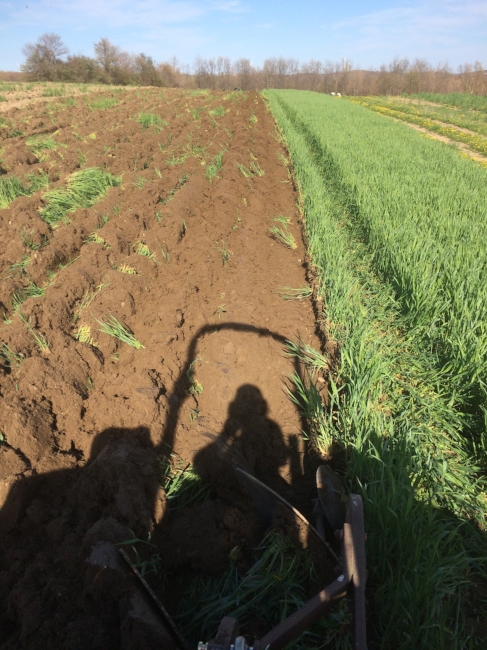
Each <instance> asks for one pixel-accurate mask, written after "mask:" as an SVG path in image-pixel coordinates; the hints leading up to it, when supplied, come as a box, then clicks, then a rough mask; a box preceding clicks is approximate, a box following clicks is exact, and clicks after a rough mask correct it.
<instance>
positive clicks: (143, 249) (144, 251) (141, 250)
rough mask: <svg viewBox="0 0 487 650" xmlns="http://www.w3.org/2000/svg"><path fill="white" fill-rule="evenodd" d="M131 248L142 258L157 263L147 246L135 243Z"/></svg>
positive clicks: (138, 242)
mask: <svg viewBox="0 0 487 650" xmlns="http://www.w3.org/2000/svg"><path fill="white" fill-rule="evenodd" d="M132 248H134V249H135V252H136V253H137V255H142V256H143V257H148V258H149V259H150V260H152V261H153V262H157V258H156V256H155V255H154V253H153V252H152V251H151V249H150V248H149V246H147V244H144V243H143V242H141V241H136V242H135V243H134V244H132Z"/></svg>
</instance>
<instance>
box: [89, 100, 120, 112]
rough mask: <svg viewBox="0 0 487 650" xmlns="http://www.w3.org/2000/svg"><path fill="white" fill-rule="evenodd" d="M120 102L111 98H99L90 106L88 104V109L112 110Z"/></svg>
mask: <svg viewBox="0 0 487 650" xmlns="http://www.w3.org/2000/svg"><path fill="white" fill-rule="evenodd" d="M119 103H120V102H119V101H118V99H115V98H113V97H100V98H99V99H97V100H95V101H94V102H92V103H91V104H88V107H89V108H90V110H93V109H95V108H96V109H98V110H105V109H106V108H113V107H114V106H117V105H118V104H119Z"/></svg>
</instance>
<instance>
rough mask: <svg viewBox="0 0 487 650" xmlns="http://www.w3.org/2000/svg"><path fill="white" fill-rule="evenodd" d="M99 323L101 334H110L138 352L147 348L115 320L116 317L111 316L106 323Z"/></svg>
mask: <svg viewBox="0 0 487 650" xmlns="http://www.w3.org/2000/svg"><path fill="white" fill-rule="evenodd" d="M97 323H99V324H100V325H101V327H100V332H103V333H104V334H109V335H110V336H113V337H114V338H116V339H118V340H119V341H122V343H126V344H127V345H130V346H131V347H132V348H136V349H137V350H140V348H145V346H144V345H142V343H140V342H139V341H138V340H137V339H136V338H135V336H134V335H133V334H132V332H130V331H129V330H128V329H127V328H126V327H124V326H123V325H122V324H121V323H120V322H119V321H118V320H117V319H116V318H115V316H110V317H109V319H108V321H104V322H103V321H99V320H97Z"/></svg>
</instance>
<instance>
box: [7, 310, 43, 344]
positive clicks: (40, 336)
mask: <svg viewBox="0 0 487 650" xmlns="http://www.w3.org/2000/svg"><path fill="white" fill-rule="evenodd" d="M15 311H16V312H17V314H18V315H19V318H20V319H21V321H22V322H23V323H24V324H25V325H26V326H27V329H28V330H29V332H30V333H31V334H32V336H33V338H34V341H35V342H36V344H37V347H38V348H39V350H40V351H41V352H49V344H48V342H47V339H46V337H45V336H44V334H40V333H39V334H38V333H37V332H36V331H35V330H34V329H33V327H32V326H31V324H30V323H29V321H28V320H27V318H26V317H25V316H24V315H23V314H22V313H21V311H20V309H19V307H17V308H16V310H15Z"/></svg>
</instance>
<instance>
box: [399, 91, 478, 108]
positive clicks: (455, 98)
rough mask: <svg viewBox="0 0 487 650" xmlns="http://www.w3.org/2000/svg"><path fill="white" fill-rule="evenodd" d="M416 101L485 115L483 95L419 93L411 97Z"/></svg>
mask: <svg viewBox="0 0 487 650" xmlns="http://www.w3.org/2000/svg"><path fill="white" fill-rule="evenodd" d="M411 97H413V98H416V99H423V100H425V101H428V102H435V103H437V104H444V105H445V106H455V107H456V108H461V109H463V110H470V109H473V110H475V111H482V112H483V113H487V99H486V97H485V95H472V94H471V93H446V94H444V95H443V94H441V93H419V94H417V95H411Z"/></svg>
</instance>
